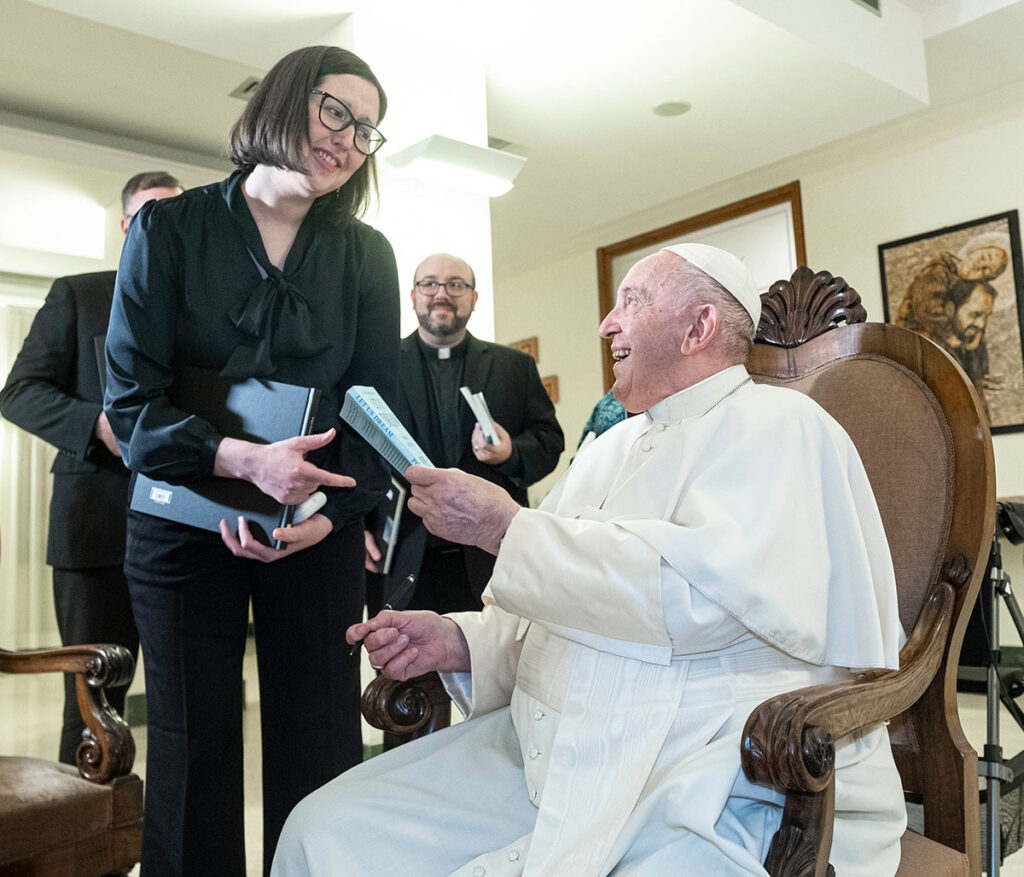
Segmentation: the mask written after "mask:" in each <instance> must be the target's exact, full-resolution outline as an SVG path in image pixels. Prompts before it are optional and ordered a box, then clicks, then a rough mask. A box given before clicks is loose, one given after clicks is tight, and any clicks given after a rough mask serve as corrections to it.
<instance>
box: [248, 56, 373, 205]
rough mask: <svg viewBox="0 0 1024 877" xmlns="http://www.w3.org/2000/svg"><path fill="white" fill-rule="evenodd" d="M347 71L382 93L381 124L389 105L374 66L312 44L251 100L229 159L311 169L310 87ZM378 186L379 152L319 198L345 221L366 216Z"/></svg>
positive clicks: (278, 67)
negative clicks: (309, 151)
mask: <svg viewBox="0 0 1024 877" xmlns="http://www.w3.org/2000/svg"><path fill="white" fill-rule="evenodd" d="M335 73H348V74H351V75H353V76H358V77H360V78H361V79H365V80H366V81H367V82H369V83H370V84H371V85H373V86H374V87H375V88H376V89H377V94H378V95H379V96H380V116H379V118H378V119H377V120H376V121H377V124H378V125H379V124H380V121H381V119H383V118H384V113H385V112H386V111H387V108H388V99H387V95H385V94H384V89H383V88H381V85H380V83H379V82H378V81H377V77H376V76H374V75H373V71H372V70H371V69H370V66H369V65H368V64H367V63H366V62H365V61H364V60H363V59H362V58H360V57H359V56H358V55H354V54H352V52H349V51H346V50H345V49H340V48H338V47H337V46H309V47H308V48H305V49H296V50H295V51H294V52H289V53H288V54H287V55H285V56H284V57H283V58H282V59H281V60H280V61H278V62H277V63H276V64H275V65H274V66H273V67H272V68H271V69H270V72H269V73H268V74H267V75H266V76H265V77H264V79H263V81H262V82H261V83H260V86H259V88H257V89H256V93H255V94H254V95H253V96H252V97H251V98H250V99H249V104H248V106H247V107H246V108H245V111H244V112H243V113H242V115H241V117H240V118H239V119H238V121H237V122H235V125H234V127H233V128H232V129H231V147H230V156H231V160H232V161H233V162H234V163H235V164H236V165H238V167H240V168H242V169H243V170H246V171H251V170H252V169H253V168H254V167H256V165H258V164H266V165H270V166H271V167H278V168H287V169H288V170H291V171H296V172H298V173H302V174H304V173H307V172H308V171H307V170H306V155H307V150H308V148H309V106H310V95H309V93H310V91H311V90H312V89H314V88H316V87H317V84H318V83H319V82H320V80H321V79H323V77H325V76H330V75H332V74H335ZM371 189H372V190H373V192H374V193H376V191H377V165H376V162H375V156H373V155H369V156H367V157H366V160H365V161H364V162H363V165H362V167H360V168H359V170H357V171H356V172H355V173H354V174H352V176H351V178H350V179H349V181H348V182H347V183H345V185H344V186H342V187H341V188H340V189H339V190H338V192H337V194H336V195H335V194H334V193H333V192H332V193H331V194H329V195H324V196H322V197H320V198H318V199H317V204H316V206H317V207H318V208H319V207H321V202H323V206H324V207H327V205H330V207H329V208H328V209H330V210H331V211H332V212H334V213H335V215H336V217H337V219H338V220H340V221H341V222H351V221H353V220H355V219H358V218H359V217H360V216H362V215H363V213H364V212H365V210H366V208H367V206H368V205H369V201H370V191H371Z"/></svg>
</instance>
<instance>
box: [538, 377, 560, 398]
mask: <svg viewBox="0 0 1024 877" xmlns="http://www.w3.org/2000/svg"><path fill="white" fill-rule="evenodd" d="M540 382H541V383H542V384H543V385H544V392H545V393H547V394H548V398H549V399H550V400H551V403H552V404H553V405H557V404H558V375H548V376H547V377H546V378H541V379H540Z"/></svg>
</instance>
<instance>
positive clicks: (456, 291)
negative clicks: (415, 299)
mask: <svg viewBox="0 0 1024 877" xmlns="http://www.w3.org/2000/svg"><path fill="white" fill-rule="evenodd" d="M442 286H443V287H444V289H445V292H447V293H448V297H449V298H461V297H462V296H464V295H465V294H466V293H467V292H469V291H470V290H471V289H472V288H473V287H472V286H470V285H469V284H468V283H466V281H465V280H457V279H456V280H417V281H416V288H417V289H418V290H419V291H420V294H421V295H425V296H426V297H427V298H433V297H434V296H435V295H437V292H438V290H439V289H440V288H441V287H442Z"/></svg>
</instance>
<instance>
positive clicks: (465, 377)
mask: <svg viewBox="0 0 1024 877" xmlns="http://www.w3.org/2000/svg"><path fill="white" fill-rule="evenodd" d="M466 337H467V343H466V365H465V367H464V368H463V372H462V383H463V385H464V386H467V387H469V389H470V391H471V392H473V393H483V394H484V396H485V397H486V396H487V380H488V378H489V377H490V374H491V364H492V362H493V357H492V356H491V351H490V350H489V349H488V347H487V345H486V344H485V343H484V342H483V341H480V340H479V339H478V338H474V337H473V335H471V334H470V333H469V332H467V333H466ZM493 403H494V400H493V399H488V400H487V404H488V405H492V404H493ZM460 411H461V417H460V421H459V423H460V425H461V427H462V434H463V435H464V436H466V444H467V445H468V444H469V436H470V435H471V434H472V432H473V425H474V424H475V423H476V420H475V418H474V417H473V412H472V411H471V410H470V407H469V405H463V406H462V408H461V409H460Z"/></svg>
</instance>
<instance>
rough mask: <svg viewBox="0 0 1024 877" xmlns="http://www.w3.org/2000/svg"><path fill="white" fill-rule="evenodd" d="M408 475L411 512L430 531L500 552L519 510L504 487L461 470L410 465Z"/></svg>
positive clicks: (450, 539)
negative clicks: (420, 519)
mask: <svg viewBox="0 0 1024 877" xmlns="http://www.w3.org/2000/svg"><path fill="white" fill-rule="evenodd" d="M405 477H406V479H407V480H408V481H409V483H410V484H411V485H412V495H411V496H410V497H409V511H411V512H412V513H413V514H415V515H419V516H420V517H421V518H422V519H423V523H424V524H425V525H426V528H427V529H428V530H429V531H430V532H431V533H433V534H434V535H435V536H440V537H441V538H442V539H447V540H448V541H449V542H459V543H461V544H463V545H476V546H477V547H479V548H482V549H483V550H484V551H489V552H490V553H491V554H497V553H498V545H499V542H500V540H501V537H502V536H504V535H505V531H506V530H507V529H508V526H509V524H511V523H512V518H514V517H515V515H516V513H517V512H518V511H519V510H520V506H519V503H517V502H516V501H515V500H514V499H512V497H511V496H509V495H508V494H507V493H506V492H505V491H504V490H503V489H502V488H501V487H499V486H498V485H497V484H492V483H491V482H490V481H487V480H485V479H483V478H478V477H477V476H475V475H469V474H467V473H465V472H462V471H460V470H459V469H429V468H427V467H425V466H410V467H409V468H408V469H407V470H406V472H405Z"/></svg>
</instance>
